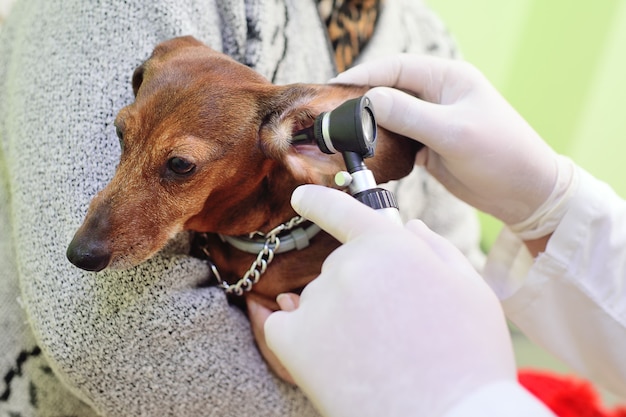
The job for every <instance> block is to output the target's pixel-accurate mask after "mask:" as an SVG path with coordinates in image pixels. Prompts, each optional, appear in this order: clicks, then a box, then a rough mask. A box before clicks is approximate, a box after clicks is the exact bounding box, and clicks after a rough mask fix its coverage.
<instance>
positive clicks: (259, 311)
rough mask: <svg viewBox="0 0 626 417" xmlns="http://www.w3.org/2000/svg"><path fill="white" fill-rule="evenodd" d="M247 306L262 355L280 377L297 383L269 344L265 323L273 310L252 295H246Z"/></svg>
mask: <svg viewBox="0 0 626 417" xmlns="http://www.w3.org/2000/svg"><path fill="white" fill-rule="evenodd" d="M246 306H247V308H248V318H249V319H250V326H251V327H252V333H253V334H254V337H255V339H256V342H257V346H258V348H259V351H260V352H261V355H263V357H264V358H265V361H266V362H267V364H268V365H269V367H270V369H272V371H274V373H275V374H276V375H277V376H278V377H279V378H281V379H283V380H284V381H287V382H289V383H291V384H295V382H294V380H293V378H292V377H291V375H290V374H289V371H287V369H286V368H285V366H284V365H283V364H282V363H281V361H280V360H279V359H278V357H277V356H276V355H275V354H274V352H273V351H272V349H270V348H269V347H268V345H267V340H266V336H265V323H266V321H267V319H268V318H269V317H270V315H271V314H272V311H271V310H270V309H268V308H266V307H264V306H262V305H261V304H259V303H257V302H256V301H254V299H252V298H251V297H246Z"/></svg>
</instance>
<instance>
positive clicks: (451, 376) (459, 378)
mask: <svg viewBox="0 0 626 417" xmlns="http://www.w3.org/2000/svg"><path fill="white" fill-rule="evenodd" d="M292 205H293V206H294V208H295V209H296V211H298V212H299V213H300V214H301V215H302V216H304V217H306V218H308V219H310V220H312V221H314V222H315V223H317V224H318V225H319V226H320V227H322V228H323V229H324V230H326V231H327V232H329V233H330V234H332V235H333V236H334V237H335V238H337V239H338V240H339V241H341V242H342V243H343V245H342V246H341V247H339V248H338V249H337V250H336V251H334V252H333V253H332V254H331V255H330V256H329V257H328V258H327V259H326V261H325V262H324V264H323V266H322V272H321V275H320V276H319V277H318V278H317V279H315V280H314V281H313V282H311V283H310V284H308V285H307V287H306V288H305V289H304V291H303V292H302V296H301V298H300V301H299V306H296V305H289V304H290V303H294V300H297V298H295V297H294V296H291V297H289V296H279V299H278V300H279V303H280V304H281V306H282V307H283V309H285V310H293V311H289V312H288V311H278V312H275V313H272V314H271V315H270V316H269V318H268V319H267V321H266V322H265V338H266V341H267V344H268V346H269V347H270V349H272V350H273V351H274V353H275V354H276V355H277V357H278V358H279V359H280V360H281V361H282V363H283V365H284V366H285V367H286V369H287V370H288V371H289V373H290V374H291V376H292V377H293V379H294V380H295V382H296V383H297V384H298V385H299V386H300V388H301V389H302V390H303V391H304V392H305V394H307V396H308V397H309V399H311V400H312V401H313V403H314V404H315V405H316V406H317V407H318V409H319V410H320V411H321V412H322V414H324V415H327V416H359V417H364V416H389V417H392V416H408V415H411V416H417V415H429V416H438V415H441V414H443V413H444V412H445V411H446V410H448V409H449V408H450V407H453V406H454V405H455V404H456V403H458V402H459V401H461V400H462V399H463V398H465V397H466V396H468V395H470V394H471V393H472V392H474V391H476V390H479V389H480V388H482V387H484V386H486V385H489V384H491V383H495V382H499V381H512V383H515V378H516V374H515V364H514V359H513V352H512V347H511V341H510V338H509V333H508V329H507V326H506V322H505V319H504V316H503V313H502V311H501V308H500V304H499V302H498V300H497V299H496V297H495V295H494V294H493V293H492V292H491V290H490V289H489V287H488V286H487V285H486V284H485V282H484V281H483V280H482V278H481V277H480V276H479V275H478V274H477V273H476V272H475V270H474V269H473V267H472V266H471V265H470V264H469V262H468V261H467V260H466V259H465V257H464V256H463V255H462V254H461V253H460V252H459V251H458V250H457V249H456V248H455V247H454V246H453V245H452V244H450V243H449V242H448V241H446V240H445V239H444V238H442V237H440V236H438V235H436V234H435V233H433V232H432V231H430V230H429V229H428V228H427V227H426V226H425V225H424V224H423V223H422V222H420V221H417V220H414V221H411V222H409V223H407V225H406V226H401V225H399V224H396V223H395V222H393V221H392V220H391V219H389V218H387V217H384V216H382V215H381V214H379V213H376V212H375V211H374V210H372V209H370V208H368V207H366V206H365V205H363V204H361V203H359V202H357V201H356V200H355V199H353V198H352V197H350V196H348V195H347V194H345V193H342V192H340V191H337V190H332V189H329V188H324V187H321V186H314V185H305V186H302V187H300V188H298V189H297V190H296V191H295V192H294V194H293V197H292ZM296 304H297V302H296ZM296 307H297V308H296ZM294 308H295V309H294Z"/></svg>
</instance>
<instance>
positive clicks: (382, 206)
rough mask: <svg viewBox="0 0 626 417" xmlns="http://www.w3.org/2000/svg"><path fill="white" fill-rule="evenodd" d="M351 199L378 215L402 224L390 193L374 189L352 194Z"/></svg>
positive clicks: (394, 198)
mask: <svg viewBox="0 0 626 417" xmlns="http://www.w3.org/2000/svg"><path fill="white" fill-rule="evenodd" d="M353 197H354V198H356V199H357V200H358V201H360V202H361V203H363V204H365V205H366V206H369V207H371V208H373V209H375V210H377V211H378V212H379V213H380V214H383V215H385V216H387V217H389V218H391V219H392V220H393V221H396V222H398V223H399V224H402V218H401V217H400V211H399V209H398V203H397V202H396V197H395V196H394V195H393V193H392V192H391V191H389V190H385V189H384V188H379V187H376V188H371V189H369V190H365V191H362V192H360V193H357V194H354V195H353Z"/></svg>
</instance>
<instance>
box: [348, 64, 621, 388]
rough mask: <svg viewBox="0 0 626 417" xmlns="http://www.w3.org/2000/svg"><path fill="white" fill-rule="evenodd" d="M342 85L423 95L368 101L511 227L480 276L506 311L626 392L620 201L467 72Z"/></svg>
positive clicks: (399, 68)
mask: <svg viewBox="0 0 626 417" xmlns="http://www.w3.org/2000/svg"><path fill="white" fill-rule="evenodd" d="M337 81H341V82H358V83H362V82H366V83H369V84H371V85H385V86H395V87H400V88H404V89H408V90H410V91H411V92H412V93H413V94H415V95H418V96H419V97H420V98H421V99H417V98H415V97H413V96H411V95H408V94H405V93H403V92H401V91H398V90H394V89H389V88H375V89H373V90H372V91H371V92H370V93H368V95H369V96H370V98H371V99H372V101H373V103H374V106H375V109H376V114H377V120H378V121H379V123H380V124H381V125H383V126H385V127H387V128H388V129H391V130H395V131H400V132H402V133H404V134H406V135H407V136H410V137H413V138H415V139H416V140H420V141H422V142H423V143H424V144H426V146H427V149H425V150H424V152H423V153H421V154H420V155H419V156H418V163H421V164H424V166H425V167H426V168H427V169H428V170H429V171H430V172H431V173H432V174H433V175H434V176H435V177H437V178H438V179H439V180H440V181H441V182H442V183H443V184H444V185H445V186H446V187H448V188H449V189H450V191H452V192H453V193H455V194H456V195H457V196H459V197H461V198H462V199H464V200H466V201H467V202H469V203H470V204H472V205H474V206H476V207H477V208H479V209H481V210H483V211H485V212H488V213H490V214H492V215H494V216H495V217H497V218H499V219H500V220H502V221H503V222H504V223H505V224H506V225H507V227H506V228H505V230H504V232H503V236H502V237H501V238H500V239H499V240H498V241H497V242H496V244H495V245H494V246H493V249H492V251H491V254H490V257H489V262H488V264H487V268H486V273H485V277H486V278H487V280H488V282H489V284H490V285H491V286H492V288H493V289H494V290H495V291H496V292H497V293H498V296H499V297H500V299H501V300H502V301H503V305H504V308H505V311H506V313H507V315H508V316H509V317H510V318H511V319H512V320H513V321H515V322H516V324H518V326H519V327H520V328H522V330H523V331H524V332H525V333H527V334H528V335H530V336H531V338H532V339H533V340H534V341H536V342H538V343H539V344H540V345H543V346H544V347H546V348H548V350H550V351H552V353H554V354H556V355H557V356H559V357H561V358H562V359H563V360H564V361H565V362H567V363H568V364H569V365H570V366H572V367H573V368H574V369H575V370H578V371H579V372H580V373H581V374H583V375H585V376H588V377H590V378H592V379H594V381H597V382H600V383H603V385H605V386H608V387H611V389H612V390H613V391H616V392H617V393H619V394H621V395H626V390H625V389H624V381H626V372H624V369H623V360H622V355H621V352H623V349H624V346H625V344H624V341H623V338H624V337H626V329H625V327H626V318H625V316H624V313H623V311H624V310H625V309H626V302H625V301H624V300H626V297H623V296H621V294H622V293H623V288H624V287H625V285H624V284H625V282H624V281H625V280H626V272H625V267H624V265H623V264H624V260H625V259H626V256H625V255H624V251H625V250H626V243H625V242H624V240H625V239H626V236H624V232H623V230H624V229H623V227H619V226H617V227H615V225H620V224H623V223H624V220H623V218H624V215H623V210H624V208H623V206H624V204H625V203H624V201H623V200H622V199H621V198H620V197H618V196H616V195H615V193H613V192H612V191H611V190H609V189H608V187H607V186H606V184H603V183H602V182H600V181H598V180H595V179H593V178H592V177H591V176H590V175H588V174H587V173H584V171H582V170H581V169H580V168H578V167H576V166H575V165H574V164H573V163H572V162H571V161H570V160H568V159H567V158H564V157H562V156H559V155H557V154H556V153H555V152H554V151H553V150H552V149H550V148H549V147H548V146H547V144H545V142H543V140H542V139H541V138H540V137H539V135H538V134H537V133H536V132H535V131H534V130H533V129H532V128H531V127H530V126H529V125H528V124H527V123H526V122H525V121H524V120H523V118H522V117H521V116H520V115H519V114H518V113H517V112H516V111H515V110H514V109H513V108H512V107H511V106H510V105H509V104H508V103H507V102H506V101H505V100H504V98H502V97H501V96H500V95H499V94H498V93H497V91H496V90H495V88H494V87H493V86H491V84H489V82H488V81H487V80H486V79H485V77H484V76H483V75H482V74H480V73H479V72H478V71H477V70H476V69H475V68H473V67H472V66H470V65H469V64H464V63H457V62H452V61H445V60H436V59H432V58H428V57H415V56H408V55H403V56H399V57H396V58H395V59H390V60H388V61H387V62H378V63H373V64H366V65H363V66H360V67H356V68H354V69H353V70H352V71H349V72H347V73H345V74H343V75H341V76H340V77H339V78H338V79H337ZM592 208H593V210H592V211H590V210H591V209H592ZM589 254H593V256H589Z"/></svg>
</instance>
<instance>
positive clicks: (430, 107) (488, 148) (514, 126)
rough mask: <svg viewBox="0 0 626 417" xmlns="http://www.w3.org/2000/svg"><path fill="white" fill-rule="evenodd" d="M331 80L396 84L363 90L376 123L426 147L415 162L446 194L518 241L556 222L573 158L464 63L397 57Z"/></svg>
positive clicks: (548, 229)
mask: <svg viewBox="0 0 626 417" xmlns="http://www.w3.org/2000/svg"><path fill="white" fill-rule="evenodd" d="M332 82H341V83H354V84H365V85H371V86H388V87H396V88H398V89H403V90H405V91H409V92H410V93H412V94H414V95H415V96H417V97H419V98H416V97H415V96H413V95H410V94H407V93H404V92H402V91H400V90H397V89H392V88H384V87H381V88H374V89H372V90H371V91H370V92H368V93H367V95H368V97H369V98H370V99H371V100H372V103H373V105H374V109H375V111H376V120H377V122H378V123H379V124H380V125H381V126H383V127H385V128H387V129H389V130H392V131H395V132H398V133H400V134H403V135H405V136H407V137H411V138H414V139H416V140H418V141H420V142H422V143H423V144H424V145H426V148H425V149H423V151H422V152H420V153H419V154H418V157H417V161H416V162H417V163H418V164H420V165H424V166H425V167H426V169H427V170H428V171H429V172H430V173H431V174H432V175H433V176H434V177H435V178H437V179H438V180H439V181H440V182H441V183H442V184H443V185H444V186H445V187H446V188H448V190H449V191H450V192H452V193H453V194H454V195H456V196H457V197H459V198H460V199H462V200H464V201H465V202H467V203H469V204H471V205H472V206H474V207H476V208H477V209H479V210H482V211H484V212H486V213H489V214H491V215H493V216H495V217H496V218H498V219H500V220H502V221H503V222H504V223H505V224H507V225H510V226H511V228H512V230H513V231H514V232H518V233H525V235H523V236H520V237H522V238H523V239H532V238H538V237H542V236H545V235H547V234H549V233H551V232H552V231H554V228H555V227H556V224H558V221H559V220H560V218H561V216H562V212H563V211H564V209H565V207H564V204H565V203H566V200H567V199H566V198H565V196H566V195H567V193H568V190H569V189H570V188H571V187H570V186H571V184H572V183H573V181H572V177H573V171H574V169H573V164H572V163H571V161H569V160H567V159H565V158H563V157H559V156H557V154H556V153H555V152H554V151H553V150H552V149H551V148H550V147H549V146H548V145H547V144H546V143H545V142H544V141H543V140H542V139H541V137H539V135H538V134H537V133H536V132H535V131H534V130H533V129H532V127H531V126H529V125H528V123H527V122H526V121H525V120H524V119H523V118H522V117H521V116H520V115H519V114H518V113H517V112H516V111H515V110H514V109H513V108H512V107H511V106H510V105H509V103H508V102H507V101H506V100H505V99H504V98H503V97H502V96H501V95H500V94H499V93H498V92H497V91H496V89H495V88H494V87H493V86H492V85H491V84H490V83H489V81H488V80H487V79H486V78H485V77H484V76H483V75H482V74H481V73H480V72H479V71H478V70H477V69H476V68H475V67H473V66H471V65H470V64H467V63H465V62H460V61H453V60H445V59H441V58H435V57H430V56H419V55H398V56H394V57H390V58H389V57H387V58H385V59H384V60H381V61H372V62H369V63H366V64H363V65H360V66H356V67H354V68H352V69H350V70H348V71H346V72H344V73H342V74H340V75H339V76H337V77H336V78H335V79H334V80H332Z"/></svg>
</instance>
